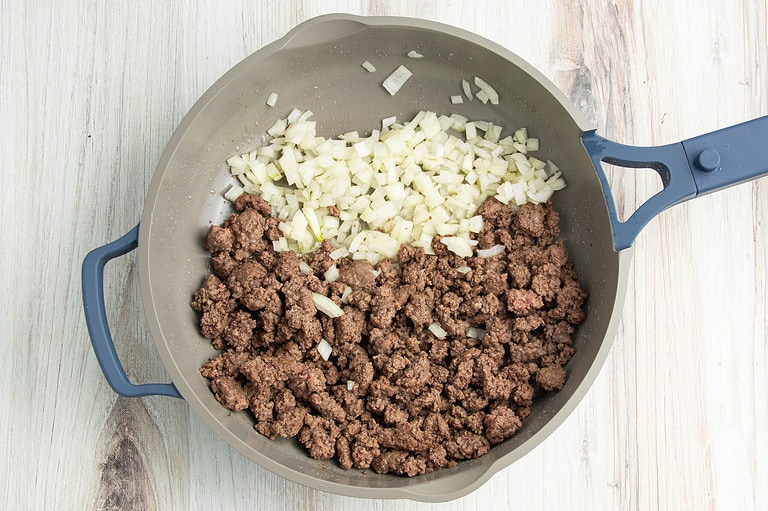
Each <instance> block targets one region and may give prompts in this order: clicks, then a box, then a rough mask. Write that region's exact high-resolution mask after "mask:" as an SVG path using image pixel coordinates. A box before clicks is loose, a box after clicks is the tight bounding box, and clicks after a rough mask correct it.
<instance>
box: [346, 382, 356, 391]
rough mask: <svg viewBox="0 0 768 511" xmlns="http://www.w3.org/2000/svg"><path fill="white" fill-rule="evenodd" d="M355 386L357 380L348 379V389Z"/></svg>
mask: <svg viewBox="0 0 768 511" xmlns="http://www.w3.org/2000/svg"><path fill="white" fill-rule="evenodd" d="M354 388H355V382H354V381H352V380H347V390H350V391H351V390H352V389H354Z"/></svg>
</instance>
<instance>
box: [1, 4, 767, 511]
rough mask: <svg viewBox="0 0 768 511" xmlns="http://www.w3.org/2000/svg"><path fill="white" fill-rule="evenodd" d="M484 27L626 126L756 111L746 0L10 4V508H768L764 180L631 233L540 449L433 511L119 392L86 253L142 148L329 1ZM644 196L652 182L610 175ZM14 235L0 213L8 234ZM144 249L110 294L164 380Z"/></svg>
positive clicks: (140, 161) (138, 202) (145, 366)
mask: <svg viewBox="0 0 768 511" xmlns="http://www.w3.org/2000/svg"><path fill="white" fill-rule="evenodd" d="M336 11H345V12H352V13H357V14H364V15H404V16H416V17H423V18H428V19H433V20H437V21H441V22H444V23H448V24H452V25H455V26H459V27H461V28H464V29H467V30H471V31H475V32H477V33H479V34H480V35H483V36H485V37H487V38H489V39H491V40H493V41H496V42H498V43H499V44H502V45H503V46H505V47H507V48H509V49H511V50H512V51H514V52H516V53H518V54H519V55H520V56H522V57H523V58H525V59H526V60H528V61H529V62H530V63H531V64H532V65H534V66H535V67H537V68H538V69H540V70H541V71H542V72H543V73H544V74H545V75H546V76H548V77H549V78H551V79H552V80H553V81H554V82H555V83H556V85H557V86H558V87H560V88H561V89H562V90H563V91H564V92H565V93H566V94H567V95H568V96H569V97H570V99H571V100H572V101H573V102H574V103H575V104H576V105H577V106H578V107H579V108H580V109H581V110H582V111H583V112H584V113H585V114H586V115H587V116H588V117H589V118H590V119H592V120H593V121H594V122H595V124H596V125H597V127H598V131H599V132H600V133H601V134H602V135H604V136H607V137H609V138H613V139H615V140H617V141H619V142H623V143H631V144H637V145H653V144H665V143H671V142H674V141H677V140H682V139H684V138H688V137H692V136H695V135H698V134H701V133H704V132H706V131H710V130H714V129H717V128H720V127H724V126H727V125H730V124H735V123H738V122H741V121H744V120H747V119H751V118H754V117H757V116H760V115H766V114H768V65H767V64H768V13H767V12H766V4H765V2H755V1H752V0H705V1H699V0H680V1H677V2H666V1H661V0H633V1H627V2H623V1H621V2H620V1H608V0H598V1H587V0H569V1H565V2H557V3H555V2H539V1H536V0H520V1H516V2H512V3H510V2H504V1H500V0H498V1H497V0H488V1H486V2H482V3H481V4H478V3H475V2H470V1H467V0H463V1H452V2H448V1H437V0H425V1H422V2H407V1H377V0H370V1H360V2H354V3H353V2H343V1H324V2H317V1H310V0H301V1H299V0H297V1H294V2H275V1H270V0H260V1H252V2H228V3H222V2H218V1H213V0H199V1H197V2H147V3H142V4H140V5H136V4H132V3H125V2H123V3H120V2H117V3H114V2H109V3H107V2H94V1H89V0H71V1H67V2H57V3H51V2H44V1H40V0H32V1H29V2H11V1H9V0H0V149H1V150H0V169H1V170H0V176H2V177H0V179H2V189H3V190H4V197H3V201H1V202H0V214H1V215H2V216H1V217H0V220H1V221H2V225H3V226H7V227H6V229H9V232H10V234H6V235H5V236H4V240H3V243H0V260H1V261H2V264H0V278H2V282H3V283H5V285H6V287H7V288H8V289H7V292H6V294H7V296H8V297H9V298H7V299H6V305H4V306H3V307H2V308H1V309H0V314H1V316H0V324H2V328H0V342H1V343H2V347H3V348H4V354H5V356H3V357H0V372H2V374H3V376H4V378H5V380H4V381H5V385H4V390H5V391H4V392H3V393H2V396H1V397H0V410H2V412H0V413H2V417H1V418H0V445H2V446H3V449H4V451H3V452H4V453H5V460H6V461H5V462H4V463H2V464H0V503H2V507H3V508H4V509H22V510H23V509H30V510H32V509H35V510H37V509H93V510H96V509H103V510H106V509H126V510H129V509H142V510H145V509H162V510H170V509H179V510H182V509H183V510H187V509H232V510H235V509H249V510H253V509H265V510H267V509H268V510H282V509H285V510H295V509H300V510H331V509H332V510H339V509H355V510H363V511H364V510H382V509H397V510H421V509H444V510H459V509H461V510H462V511H464V510H470V511H471V510H485V509H488V508H489V507H491V506H495V507H497V508H512V507H514V508H520V509H574V510H575V509H585V510H586V509H590V510H591V509H642V510H645V509H696V510H701V509H713V510H714V509H740V510H749V509H755V510H757V509H765V508H768V493H767V492H766V491H765V489H766V488H768V464H766V462H765V460H766V459H768V434H766V431H768V399H766V396H767V395H768V353H767V351H766V345H767V344H768V343H767V342H766V340H767V339H768V316H767V314H766V310H767V309H768V305H767V304H766V296H767V295H768V278H767V277H766V274H767V273H768V271H767V270H768V253H767V252H766V246H768V183H767V182H766V180H765V179H763V180H760V181H756V182H753V183H748V184H744V185H740V186H738V187H735V188H732V189H729V190H726V191H724V192H720V193H718V194H713V195H710V196H706V197H703V198H700V199H697V200H696V201H693V202H690V203H686V204H683V205H680V206H677V207H675V208H673V209H671V210H669V211H667V212H665V213H663V214H661V215H660V216H659V217H658V218H656V219H655V220H654V221H652V222H651V224H649V226H648V227H647V228H646V229H645V230H644V231H643V232H642V233H641V235H640V237H639V238H638V240H637V242H636V244H635V258H634V263H633V269H632V272H631V275H630V283H629V288H628V295H627V301H626V305H625V308H624V315H623V322H622V325H621V328H620V331H619V334H618V336H617V338H616V341H615V345H614V348H613V351H612V353H611V355H610V357H609V359H608V361H607V363H606V365H605V367H604V368H603V370H602V372H601V374H600V376H599V377H598V379H597V381H596V382H595V384H594V386H593V387H592V389H591V390H590V392H589V393H588V395H587V396H586V397H585V399H584V401H583V402H582V403H581V404H580V406H579V407H578V409H577V410H576V411H575V412H574V413H573V414H572V415H571V416H570V417H569V418H568V419H567V420H566V422H565V423H564V424H563V425H562V427H560V428H559V429H558V430H557V431H556V432H555V433H554V434H553V435H552V436H551V437H550V438H549V439H547V441H546V442H544V443H543V444H542V445H541V446H539V447H538V448H537V449H535V450H534V451H533V452H532V453H530V454H529V455H527V456H526V457H525V458H523V459H522V460H520V461H519V462H517V463H515V464H514V465H512V466H511V467H509V468H508V469H506V470H504V471H502V472H501V473H499V474H498V475H496V476H495V477H494V478H493V479H492V480H491V481H490V482H489V483H487V484H486V485H484V486H483V487H481V488H480V489H479V490H477V491H476V492H474V493H472V494H471V495H469V496H467V497H465V498H463V499H460V500H457V501H454V502H448V503H444V504H439V505H428V504H421V503H416V502H410V501H396V502H390V501H381V500H361V499H352V498H346V497H339V496H335V495H331V494H328V493H324V492H321V491H315V490H311V489H308V488H304V487H302V486H299V485H297V484H294V483H292V482H290V481H287V480H285V479H282V478H280V477H278V476H276V475H274V474H272V473H270V472H268V471H266V470H265V469H263V468H261V467H259V466H258V465H256V464H254V463H253V462H251V461H250V460H247V459H245V458H244V457H243V456H241V455H240V454H238V453H237V452H235V451H234V450H233V449H231V448H229V447H228V446H227V445H226V444H225V443H224V442H223V441H222V440H220V439H219V438H217V437H216V436H214V435H213V433H212V432H211V431H210V430H209V429H208V427H207V426H205V424H203V423H202V421H201V420H200V419H198V418H197V417H196V416H195V415H194V414H192V413H191V412H190V410H189V409H188V407H187V405H186V404H185V403H184V402H183V401H180V400H174V399H169V398H159V397H151V398H144V399H140V400H135V399H134V400H132V399H125V398H118V397H117V396H116V395H115V394H114V393H113V392H112V391H111V389H110V388H109V387H108V385H107V384H106V382H105V380H104V378H103V375H102V374H101V372H100V369H99V367H98V364H97V363H96V360H95V357H94V356H93V353H92V351H91V348H90V345H89V342H88V336H87V331H86V326H85V322H84V319H83V315H82V307H81V304H80V299H81V298H80V284H79V278H80V276H79V272H80V264H81V262H82V260H83V257H84V256H85V254H86V253H87V251H88V250H90V249H91V248H94V247H96V246H99V245H102V244H104V243H106V242H109V241H112V240H114V239H116V238H117V237H119V236H120V235H122V234H124V233H125V232H126V231H127V230H129V229H130V228H131V227H133V226H134V225H135V223H136V222H137V221H138V219H139V217H140V215H141V211H142V207H143V202H144V193H145V191H146V188H147V186H148V183H149V180H150V179H151V176H152V173H153V170H154V166H155V165H156V163H157V161H158V159H159V158H160V154H161V152H162V150H163V148H164V146H165V144H166V143H167V141H168V139H169V138H170V136H171V134H172V133H173V130H174V128H175V126H176V125H177V124H178V123H179V122H180V120H181V118H182V117H183V116H184V114H185V113H186V112H187V110H188V109H189V108H190V107H191V106H192V105H193V104H194V102H195V100H196V99H197V98H198V97H199V96H200V95H201V94H203V92H204V91H205V90H206V89H207V88H208V87H209V86H210V85H211V84H212V83H213V82H214V81H215V80H216V79H217V78H218V77H219V76H221V75H222V74H223V73H224V72H226V71H227V70H228V69H229V68H230V67H231V66H233V65H234V64H236V63H237V62H238V61H240V60H241V59H242V58H244V57H245V56H246V55H248V54H250V53H251V52H253V51H255V50H257V49H258V48H260V47H262V46H264V45H265V44H267V43H269V42H271V41H273V40H275V39H277V38H278V37H280V36H281V35H283V34H284V33H285V32H287V31H288V30H290V29H291V28H292V27H293V26H295V25H296V24H297V23H299V22H301V21H303V20H305V19H307V18H309V17H312V16H316V15H319V14H322V13H326V12H336ZM612 186H613V191H614V194H615V197H616V198H617V201H618V202H619V203H620V204H621V207H622V208H623V209H626V210H627V211H631V210H632V209H633V208H634V207H636V206H637V205H638V204H640V203H641V202H642V200H644V198H645V197H647V196H649V195H650V194H652V193H653V192H654V190H655V189H656V188H655V186H656V185H655V184H654V181H653V180H649V179H647V178H646V177H643V176H641V175H640V174H639V173H638V174H635V173H632V172H626V171H621V170H617V171H615V172H614V176H613V182H612ZM7 232H8V231H7ZM136 271H137V269H136V264H135V257H134V256H127V257H125V258H121V259H120V260H117V261H114V262H112V263H110V264H109V265H108V267H107V271H106V273H105V282H106V283H107V285H106V289H105V294H106V300H107V305H108V310H109V311H111V312H110V318H109V319H110V325H111V327H112V331H113V333H114V337H115V342H116V344H117V347H118V351H119V354H120V357H121V360H122V362H123V364H124V366H125V367H126V370H127V372H128V374H129V376H130V377H131V378H132V379H133V380H134V381H136V382H148V381H167V378H168V377H167V375H166V374H165V370H164V368H163V366H162V364H161V362H160V361H159V359H158V357H157V355H156V352H155V350H154V346H153V343H152V339H151V337H150V335H149V331H148V328H147V326H146V324H145V322H144V318H143V313H142V310H141V308H142V305H141V300H140V296H139V287H138V275H137V274H136Z"/></svg>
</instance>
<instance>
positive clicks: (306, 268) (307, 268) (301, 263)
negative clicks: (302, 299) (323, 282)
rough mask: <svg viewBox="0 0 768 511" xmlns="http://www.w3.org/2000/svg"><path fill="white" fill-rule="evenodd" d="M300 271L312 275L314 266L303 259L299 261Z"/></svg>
mask: <svg viewBox="0 0 768 511" xmlns="http://www.w3.org/2000/svg"><path fill="white" fill-rule="evenodd" d="M299 271H300V272H301V273H303V274H304V275H312V268H311V267H310V266H309V265H308V264H307V262H306V261H304V260H303V259H302V260H301V261H299Z"/></svg>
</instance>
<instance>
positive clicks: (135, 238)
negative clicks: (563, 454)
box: [82, 225, 181, 398]
mask: <svg viewBox="0 0 768 511" xmlns="http://www.w3.org/2000/svg"><path fill="white" fill-rule="evenodd" d="M138 244H139V226H138V225H137V226H136V227H134V228H133V229H131V230H130V231H129V232H128V233H127V234H126V235H124V236H123V237H122V238H120V239H118V240H115V241H113V242H112V243H109V244H107V245H104V246H102V247H99V248H96V249H94V250H92V251H91V252H89V253H88V255H87V256H85V259H84V260H83V277H82V286H83V306H84V310H85V322H86V324H87V325H88V333H89V334H90V337H91V345H93V351H94V353H96V359H97V360H98V361H99V365H100V366H101V370H102V372H103V373H104V377H106V379H107V382H108V383H109V385H110V386H111V387H112V389H113V390H114V391H115V392H117V393H118V394H120V395H121V396H125V397H143V396H152V395H160V396H171V397H178V398H181V394H180V393H179V391H178V390H177V389H176V387H175V386H174V385H173V383H147V384H144V385H134V384H133V383H131V382H130V381H129V380H128V377H127V376H126V375H125V371H124V370H123V366H122V364H120V360H119V359H118V357H117V352H116V351H115V344H114V342H113V341H112V335H111V334H110V332H109V324H108V323H107V311H106V307H105V306H104V266H105V265H106V264H107V261H109V260H110V259H114V258H115V257H119V256H122V255H125V254H127V253H128V252H130V251H131V250H133V249H135V248H136V247H137V246H138Z"/></svg>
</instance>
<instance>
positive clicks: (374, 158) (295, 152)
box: [225, 83, 565, 278]
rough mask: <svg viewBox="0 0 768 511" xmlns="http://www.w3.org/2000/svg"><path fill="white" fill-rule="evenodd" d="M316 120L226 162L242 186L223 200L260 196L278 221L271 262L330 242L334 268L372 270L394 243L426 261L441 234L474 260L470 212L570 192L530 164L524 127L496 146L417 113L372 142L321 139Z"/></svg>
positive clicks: (275, 132)
mask: <svg viewBox="0 0 768 511" xmlns="http://www.w3.org/2000/svg"><path fill="white" fill-rule="evenodd" d="M467 85H469V84H468V83H467ZM470 92H471V91H470ZM480 92H482V89H481V91H480ZM311 116H312V112H310V111H301V110H299V109H293V110H292V111H291V112H290V113H289V114H288V116H287V117H286V118H285V119H282V120H279V121H276V122H275V123H274V124H273V125H272V126H271V127H270V128H269V130H267V131H268V134H270V135H271V136H272V137H273V138H271V139H268V140H266V141H265V142H264V144H263V145H262V146H261V147H258V148H257V149H255V150H253V151H251V152H249V153H245V154H242V155H235V156H232V157H230V158H229V159H227V163H228V164H229V166H230V172H231V173H232V175H233V176H234V177H235V178H236V179H237V180H238V181H239V183H238V184H237V185H234V186H232V188H230V189H228V190H227V192H226V193H225V196H226V197H227V199H228V200H231V201H233V200H235V199H236V198H237V197H236V196H237V195H238V194H239V193H241V192H240V191H239V189H238V188H240V189H242V190H243V192H244V193H258V194H261V196H262V198H263V199H264V200H266V201H267V202H268V203H269V205H270V206H271V208H272V214H273V216H274V217H276V219H277V220H278V229H279V230H280V231H281V237H280V238H279V240H277V241H275V242H273V248H274V250H275V251H278V252H282V251H286V250H292V251H294V252H297V253H299V254H309V253H312V252H314V251H315V250H317V248H318V247H320V245H321V244H322V242H323V240H326V239H328V240H333V243H334V244H335V245H336V247H337V248H336V249H334V250H333V251H332V252H331V253H330V258H331V259H332V260H334V261H335V260H338V259H339V258H342V257H351V258H352V259H359V260H367V261H369V262H371V264H376V263H377V262H378V261H380V260H381V259H383V258H395V257H397V254H398V251H399V248H400V245H401V244H410V245H412V246H414V247H421V248H423V249H424V252H425V253H426V254H430V255H432V254H434V251H433V250H432V240H433V237H434V236H436V235H439V236H440V237H441V240H442V242H443V244H445V245H446V247H448V249H449V250H451V251H452V252H453V253H455V254H457V255H460V256H462V257H471V256H472V255H474V246H475V245H476V244H477V242H476V241H474V240H472V239H471V237H472V236H471V235H472V234H473V233H474V234H477V233H480V232H481V231H482V229H483V218H482V216H480V215H476V214H475V211H476V210H477V207H478V206H479V205H480V204H482V203H483V202H484V201H485V200H486V199H487V198H488V197H495V198H496V199H498V200H499V201H501V202H503V203H504V204H508V205H509V206H510V207H511V208H512V209H513V211H514V210H516V208H518V207H519V206H522V205H523V204H525V203H527V202H544V201H546V200H547V199H548V198H549V197H551V195H552V193H554V192H555V191H557V190H560V189H562V188H564V187H565V181H564V180H563V177H562V172H561V171H560V170H559V169H558V167H557V166H556V165H555V164H554V163H552V162H550V161H544V160H539V159H537V158H534V157H532V156H529V155H528V154H525V152H527V151H528V149H529V148H530V149H531V150H533V149H536V148H538V146H537V144H538V142H537V140H538V139H535V138H531V137H529V136H528V131H527V130H526V129H525V128H519V129H517V130H516V131H514V133H513V134H511V135H507V136H506V137H502V129H501V126H498V125H496V124H494V123H493V122H488V121H483V120H468V119H467V118H466V117H464V116H461V115H458V114H452V115H440V116H438V115H437V114H435V113H434V112H428V111H422V112H419V113H418V114H417V115H416V116H415V117H413V118H412V119H410V120H408V121H398V120H397V118H396V117H395V116H392V117H387V118H385V119H382V123H381V129H374V130H372V131H371V133H370V134H368V135H367V136H366V135H361V134H360V133H358V132H356V131H351V132H348V133H345V134H344V135H341V136H339V137H337V138H328V139H326V138H324V137H319V136H317V133H316V125H315V123H314V121H312V120H311ZM462 135H463V136H462ZM286 183H288V185H287V186H286ZM486 253H487V252H483V251H478V254H486ZM305 264H306V263H305ZM303 270H304V271H305V272H308V271H311V269H308V267H307V268H304V269H303ZM331 278H333V277H332V276H331Z"/></svg>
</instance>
